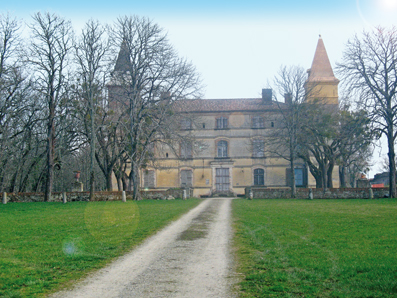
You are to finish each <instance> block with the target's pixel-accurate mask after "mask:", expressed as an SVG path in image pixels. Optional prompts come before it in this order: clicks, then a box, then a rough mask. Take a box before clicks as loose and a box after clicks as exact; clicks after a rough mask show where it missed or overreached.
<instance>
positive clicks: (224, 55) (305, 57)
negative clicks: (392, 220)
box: [0, 0, 397, 176]
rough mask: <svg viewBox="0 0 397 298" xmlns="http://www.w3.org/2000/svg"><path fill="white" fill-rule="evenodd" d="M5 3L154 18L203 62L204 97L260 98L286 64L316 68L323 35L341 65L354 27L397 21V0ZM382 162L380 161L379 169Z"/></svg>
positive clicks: (26, 16) (7, 8) (25, 14)
mask: <svg viewBox="0 0 397 298" xmlns="http://www.w3.org/2000/svg"><path fill="white" fill-rule="evenodd" d="M0 2H1V12H2V13H7V12H8V13H9V14H10V15H11V16H16V17H18V18H22V19H23V20H24V21H25V22H30V20H31V15H32V14H33V13H35V12H37V11H41V12H45V11H49V12H53V13H57V14H59V15H61V16H62V17H64V18H66V19H69V20H71V21H72V23H73V25H74V27H75V29H76V31H80V30H81V27H82V26H83V25H84V23H85V22H86V21H87V20H88V19H90V18H93V19H98V20H100V21H101V22H103V23H113V22H114V21H115V20H116V19H117V17H118V16H122V15H132V14H137V15H140V16H146V17H149V18H150V19H152V20H153V21H154V22H156V23H158V24H159V25H160V26H161V27H163V28H164V29H165V31H166V32H168V37H169V40H170V42H171V43H172V44H173V45H174V47H175V48H176V50H177V51H178V52H179V54H180V55H181V56H183V57H186V58H187V59H188V60H191V61H192V62H193V64H194V65H195V66H196V68H197V70H198V72H199V73H200V74H201V76H202V79H203V82H204V85H205V96H204V97H205V98H251V97H260V94H261V89H262V88H266V87H268V86H269V84H270V85H271V81H272V79H273V77H274V75H275V74H276V73H277V71H278V69H279V68H280V66H281V65H299V66H302V67H304V68H305V69H308V68H310V66H311V63H312V59H313V55H314V51H315V48H316V45H317V40H318V36H319V34H321V36H322V38H323V40H324V43H325V47H326V49H327V52H328V56H329V59H330V61H331V64H332V66H335V63H336V62H338V61H340V60H341V57H342V54H343V50H344V47H345V44H346V42H347V40H348V39H349V38H351V37H352V36H354V34H356V33H357V34H361V32H362V31H363V30H371V27H373V26H379V25H381V26H391V25H392V24H393V19H394V22H396V21H397V18H396V16H397V0H333V1H320V0H301V1H299V0H298V1H297V0H277V1H276V0H258V1H256V0H244V1H243V0H227V1H226V0H201V1H186V0H185V1H179V0H168V1H164V0H163V1H161V0H141V1H136V0H129V1H124V0H111V1H109V0H107V1H102V0H95V1H94V0H88V1H87V0H80V1H77V0H68V1H56V0H52V1H47V0H41V1H40V0H0ZM375 155H376V157H377V156H379V153H377V152H375ZM378 169H379V167H377V166H375V167H374V171H375V172H376V171H377V170H378ZM371 172H373V171H371ZM371 176H372V175H371Z"/></svg>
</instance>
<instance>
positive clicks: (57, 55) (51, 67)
mask: <svg viewBox="0 0 397 298" xmlns="http://www.w3.org/2000/svg"><path fill="white" fill-rule="evenodd" d="M30 28H31V31H32V37H31V43H30V45H29V47H28V51H27V55H26V58H27V61H28V62H29V63H30V64H31V65H32V67H33V70H34V76H35V79H36V82H37V86H38V87H39V89H38V90H39V91H40V93H41V94H42V96H43V99H44V101H45V102H46V105H47V112H48V114H47V120H46V122H47V123H46V124H47V173H46V187H45V201H48V200H49V199H50V198H51V192H52V187H53V179H54V148H55V133H56V131H55V126H56V125H55V122H56V117H57V115H58V114H59V113H60V111H59V108H60V101H61V100H62V97H63V93H64V92H65V83H66V69H67V66H68V64H67V62H68V60H67V59H68V55H69V52H70V50H71V48H72V42H73V32H72V27H71V24H70V22H68V21H65V20H64V19H62V18H61V17H59V16H57V15H54V14H50V13H45V14H43V15H42V14H41V13H36V14H35V15H34V16H33V23H32V25H31V26H30Z"/></svg>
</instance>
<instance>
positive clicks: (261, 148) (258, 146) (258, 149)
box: [252, 139, 265, 157]
mask: <svg viewBox="0 0 397 298" xmlns="http://www.w3.org/2000/svg"><path fill="white" fill-rule="evenodd" d="M252 157H265V141H264V140H260V139H256V140H253V141H252Z"/></svg>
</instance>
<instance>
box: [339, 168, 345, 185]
mask: <svg viewBox="0 0 397 298" xmlns="http://www.w3.org/2000/svg"><path fill="white" fill-rule="evenodd" d="M339 184H340V186H339V187H340V188H346V168H345V166H344V165H341V166H340V167H339Z"/></svg>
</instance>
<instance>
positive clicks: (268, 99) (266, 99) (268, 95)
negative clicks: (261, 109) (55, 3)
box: [262, 89, 272, 104]
mask: <svg viewBox="0 0 397 298" xmlns="http://www.w3.org/2000/svg"><path fill="white" fill-rule="evenodd" d="M262 101H263V103H264V104H272V89H262Z"/></svg>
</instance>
